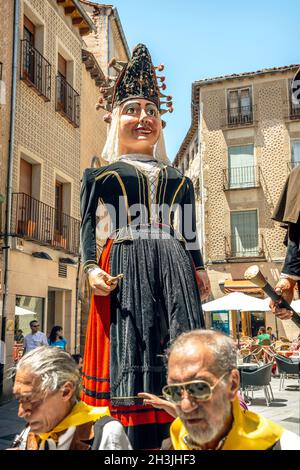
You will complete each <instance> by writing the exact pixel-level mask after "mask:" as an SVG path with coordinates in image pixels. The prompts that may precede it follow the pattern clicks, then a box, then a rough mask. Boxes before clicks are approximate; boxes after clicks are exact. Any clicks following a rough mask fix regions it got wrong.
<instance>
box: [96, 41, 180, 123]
mask: <svg viewBox="0 0 300 470" xmlns="http://www.w3.org/2000/svg"><path fill="white" fill-rule="evenodd" d="M109 67H112V68H114V69H115V70H116V72H117V75H116V76H115V77H108V86H106V87H101V88H100V92H101V93H102V97H101V98H100V100H99V104H98V105H97V109H100V108H102V109H105V110H106V111H108V112H111V111H112V110H113V109H114V108H115V107H116V106H118V105H120V104H121V103H123V102H124V101H126V100H128V99H130V98H144V99H146V100H149V101H153V103H154V104H155V105H156V106H157V108H158V110H159V112H160V114H161V115H162V114H165V113H167V112H173V104H172V96H167V95H165V94H163V93H162V91H164V90H165V89H166V84H165V77H163V76H161V77H158V76H157V75H156V71H158V72H161V71H163V70H164V66H163V65H162V64H161V65H159V66H158V67H154V66H153V64H152V60H151V56H150V54H149V51H148V49H147V47H146V46H144V44H138V45H137V46H135V48H134V49H133V52H132V57H131V60H130V61H129V62H128V63H127V62H121V61H119V60H116V59H115V58H114V59H112V60H111V61H110V63H109ZM159 82H160V84H159ZM163 106H166V108H163Z"/></svg>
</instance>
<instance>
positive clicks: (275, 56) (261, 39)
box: [94, 0, 300, 161]
mask: <svg viewBox="0 0 300 470" xmlns="http://www.w3.org/2000/svg"><path fill="white" fill-rule="evenodd" d="M94 1H95V0H94ZM98 3H105V2H103V1H102V2H100V1H99V2H98ZM107 3H109V2H107ZM111 4H112V5H113V6H114V7H116V8H117V10H118V13H119V17H120V20H121V23H122V27H123V30H124V33H125V36H126V39H127V42H128V46H129V48H130V50H132V48H133V47H134V46H135V45H136V44H138V43H139V42H142V43H144V44H146V46H147V47H148V49H149V51H150V53H151V55H152V59H153V63H154V65H158V64H160V63H163V64H164V65H165V70H164V72H163V74H164V75H165V76H166V85H167V90H166V92H167V94H170V95H172V96H173V103H174V112H173V113H172V114H169V113H168V114H167V115H165V116H164V119H165V120H166V121H167V127H166V129H165V131H164V133H165V140H166V147H167V152H168V156H169V159H170V160H171V161H173V159H174V158H175V156H176V153H177V152H178V150H179V148H180V145H181V143H182V141H183V139H184V137H185V135H186V133H187V131H188V129H189V127H190V124H191V88H192V83H193V81H195V80H201V79H204V78H209V77H216V76H221V75H227V74H233V73H242V72H250V71H255V70H260V69H262V68H272V67H279V66H284V65H291V64H300V49H299V42H300V38H299V36H300V35H299V31H300V30H299V23H298V19H299V13H300V2H299V0H286V1H283V0H251V1H247V2H245V1H244V2H242V1H241V0H239V1H238V0H214V1H207V0H206V1H203V0H148V1H138V0H115V1H113V2H111Z"/></svg>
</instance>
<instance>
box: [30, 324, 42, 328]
mask: <svg viewBox="0 0 300 470" xmlns="http://www.w3.org/2000/svg"><path fill="white" fill-rule="evenodd" d="M31 326H32V328H37V327H38V326H40V325H31Z"/></svg>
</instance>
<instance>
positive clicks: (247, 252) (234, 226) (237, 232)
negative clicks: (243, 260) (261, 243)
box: [230, 211, 259, 257]
mask: <svg viewBox="0 0 300 470" xmlns="http://www.w3.org/2000/svg"><path fill="white" fill-rule="evenodd" d="M230 218H231V253H232V256H236V257H244V256H245V257H247V256H258V255H259V247H258V221H257V211H238V212H232V213H231V215H230Z"/></svg>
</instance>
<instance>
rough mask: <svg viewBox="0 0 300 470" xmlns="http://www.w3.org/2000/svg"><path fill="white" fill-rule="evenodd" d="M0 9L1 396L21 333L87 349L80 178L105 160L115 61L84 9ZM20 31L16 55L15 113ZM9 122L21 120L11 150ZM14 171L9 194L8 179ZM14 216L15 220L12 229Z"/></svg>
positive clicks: (66, 3)
mask: <svg viewBox="0 0 300 470" xmlns="http://www.w3.org/2000/svg"><path fill="white" fill-rule="evenodd" d="M15 5H17V7H18V18H17V20H18V28H17V29H16V31H14V23H13V14H14V6H15ZM0 6H1V8H2V11H5V15H4V16H3V17H2V20H1V21H2V22H4V28H2V27H1V29H0V31H1V32H0V36H1V37H0V44H1V50H0V52H1V55H0V62H2V63H3V67H2V71H3V78H4V81H5V91H6V94H5V104H3V103H2V102H1V119H0V122H1V142H0V156H1V176H2V177H1V188H0V193H1V194H3V195H4V196H5V199H6V201H5V202H4V203H3V204H2V205H1V208H2V224H1V234H2V238H1V243H2V258H3V259H2V263H1V269H2V280H3V278H4V277H5V276H6V277H5V279H6V282H5V286H4V287H3V291H4V292H3V295H2V296H1V298H3V303H4V308H2V307H1V313H2V317H1V320H2V321H1V332H2V341H3V343H1V344H4V343H5V346H6V347H5V350H6V353H5V355H4V356H5V366H4V371H3V370H2V372H4V385H3V390H2V392H3V396H6V395H9V393H10V391H11V381H10V380H6V379H5V377H6V375H7V374H6V372H7V371H8V370H9V369H10V367H11V366H12V364H13V363H14V361H15V360H16V359H17V356H18V354H19V352H20V350H21V348H19V347H18V345H16V344H15V341H14V336H15V332H16V330H17V329H22V330H23V334H24V335H25V334H27V333H29V331H30V330H29V321H30V320H32V319H36V320H38V322H39V323H40V327H41V330H42V331H44V332H45V333H47V334H49V332H50V330H51V328H52V326H54V325H57V324H58V325H61V326H62V327H63V330H64V336H65V337H66V339H67V341H68V349H69V351H70V352H71V353H73V352H79V350H80V327H81V308H80V303H79V302H78V301H77V296H78V289H79V264H78V255H79V226H80V180H81V177H82V173H83V171H84V169H85V168H86V167H89V166H91V161H92V158H93V157H95V156H97V157H99V158H101V151H102V148H103V145H104V141H105V136H106V124H105V123H104V122H103V119H102V117H103V113H102V112H101V111H100V112H96V110H95V104H96V102H97V100H98V97H99V86H100V85H101V84H103V83H104V82H105V80H106V75H107V73H106V71H105V70H108V68H107V56H105V59H104V60H102V61H101V63H100V60H98V59H99V57H102V55H101V54H102V50H101V51H100V56H99V57H98V59H97V58H96V57H95V56H94V55H93V53H92V52H91V51H90V50H89V46H88V43H89V42H90V38H93V37H95V36H97V35H99V36H101V38H102V40H105V38H106V36H105V34H104V32H103V31H101V25H99V24H98V25H96V24H95V23H94V22H93V19H92V17H91V16H90V15H89V14H88V13H87V12H86V10H85V7H86V5H84V4H83V2H80V1H79V0H43V1H41V0H14V1H13V0H11V1H10V2H6V1H4V0H0ZM109 10H111V8H109ZM105 11H106V10H105ZM114 15H117V12H115V13H114ZM110 21H112V22H113V21H114V20H113V19H112V18H111V20H110ZM1 26H2V23H1ZM14 32H15V36H16V44H17V48H18V50H17V63H16V66H17V68H16V74H15V84H16V100H15V103H14V114H12V113H11V109H10V93H11V89H12V78H13V75H12V49H13V34H14ZM114 41H115V40H114V39H112V40H111V43H110V44H111V45H110V46H109V48H108V50H109V51H111V50H113V51H114V52H115V51H118V45H117V43H118V41H115V42H114ZM106 43H107V38H106ZM115 43H116V44H115ZM119 43H120V45H122V44H123V42H122V41H121V40H120V41H119ZM122 47H123V49H122V50H121V52H120V54H121V56H122V57H125V56H126V57H127V55H126V52H124V51H125V50H126V51H127V50H128V47H127V44H126V46H122ZM103 64H104V65H103ZM101 65H103V66H104V69H105V70H102V68H101ZM1 91H2V88H1ZM2 94H3V92H2ZM1 96H2V95H1ZM2 101H3V100H2ZM10 116H13V122H14V140H13V148H12V151H11V152H10V151H9V150H10V146H9V129H10V124H11V118H10ZM10 153H11V156H12V160H11V162H9V155H10ZM9 167H10V168H11V172H12V178H11V192H9V191H8V186H9V185H8V184H7V182H6V180H7V174H8V168H9ZM7 200H10V202H11V206H9V204H8V205H7V204H6V202H7ZM6 209H8V212H9V214H10V215H11V219H10V221H9V228H8V226H7V220H6V218H5V211H6ZM5 233H6V234H7V237H8V238H6V235H5ZM6 241H7V246H8V247H9V248H8V249H7V248H5V242H6ZM3 248H4V249H6V250H7V252H6V257H5V256H3V253H4V250H3ZM2 284H3V283H2ZM2 369H3V367H2ZM0 395H1V392H0Z"/></svg>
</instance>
